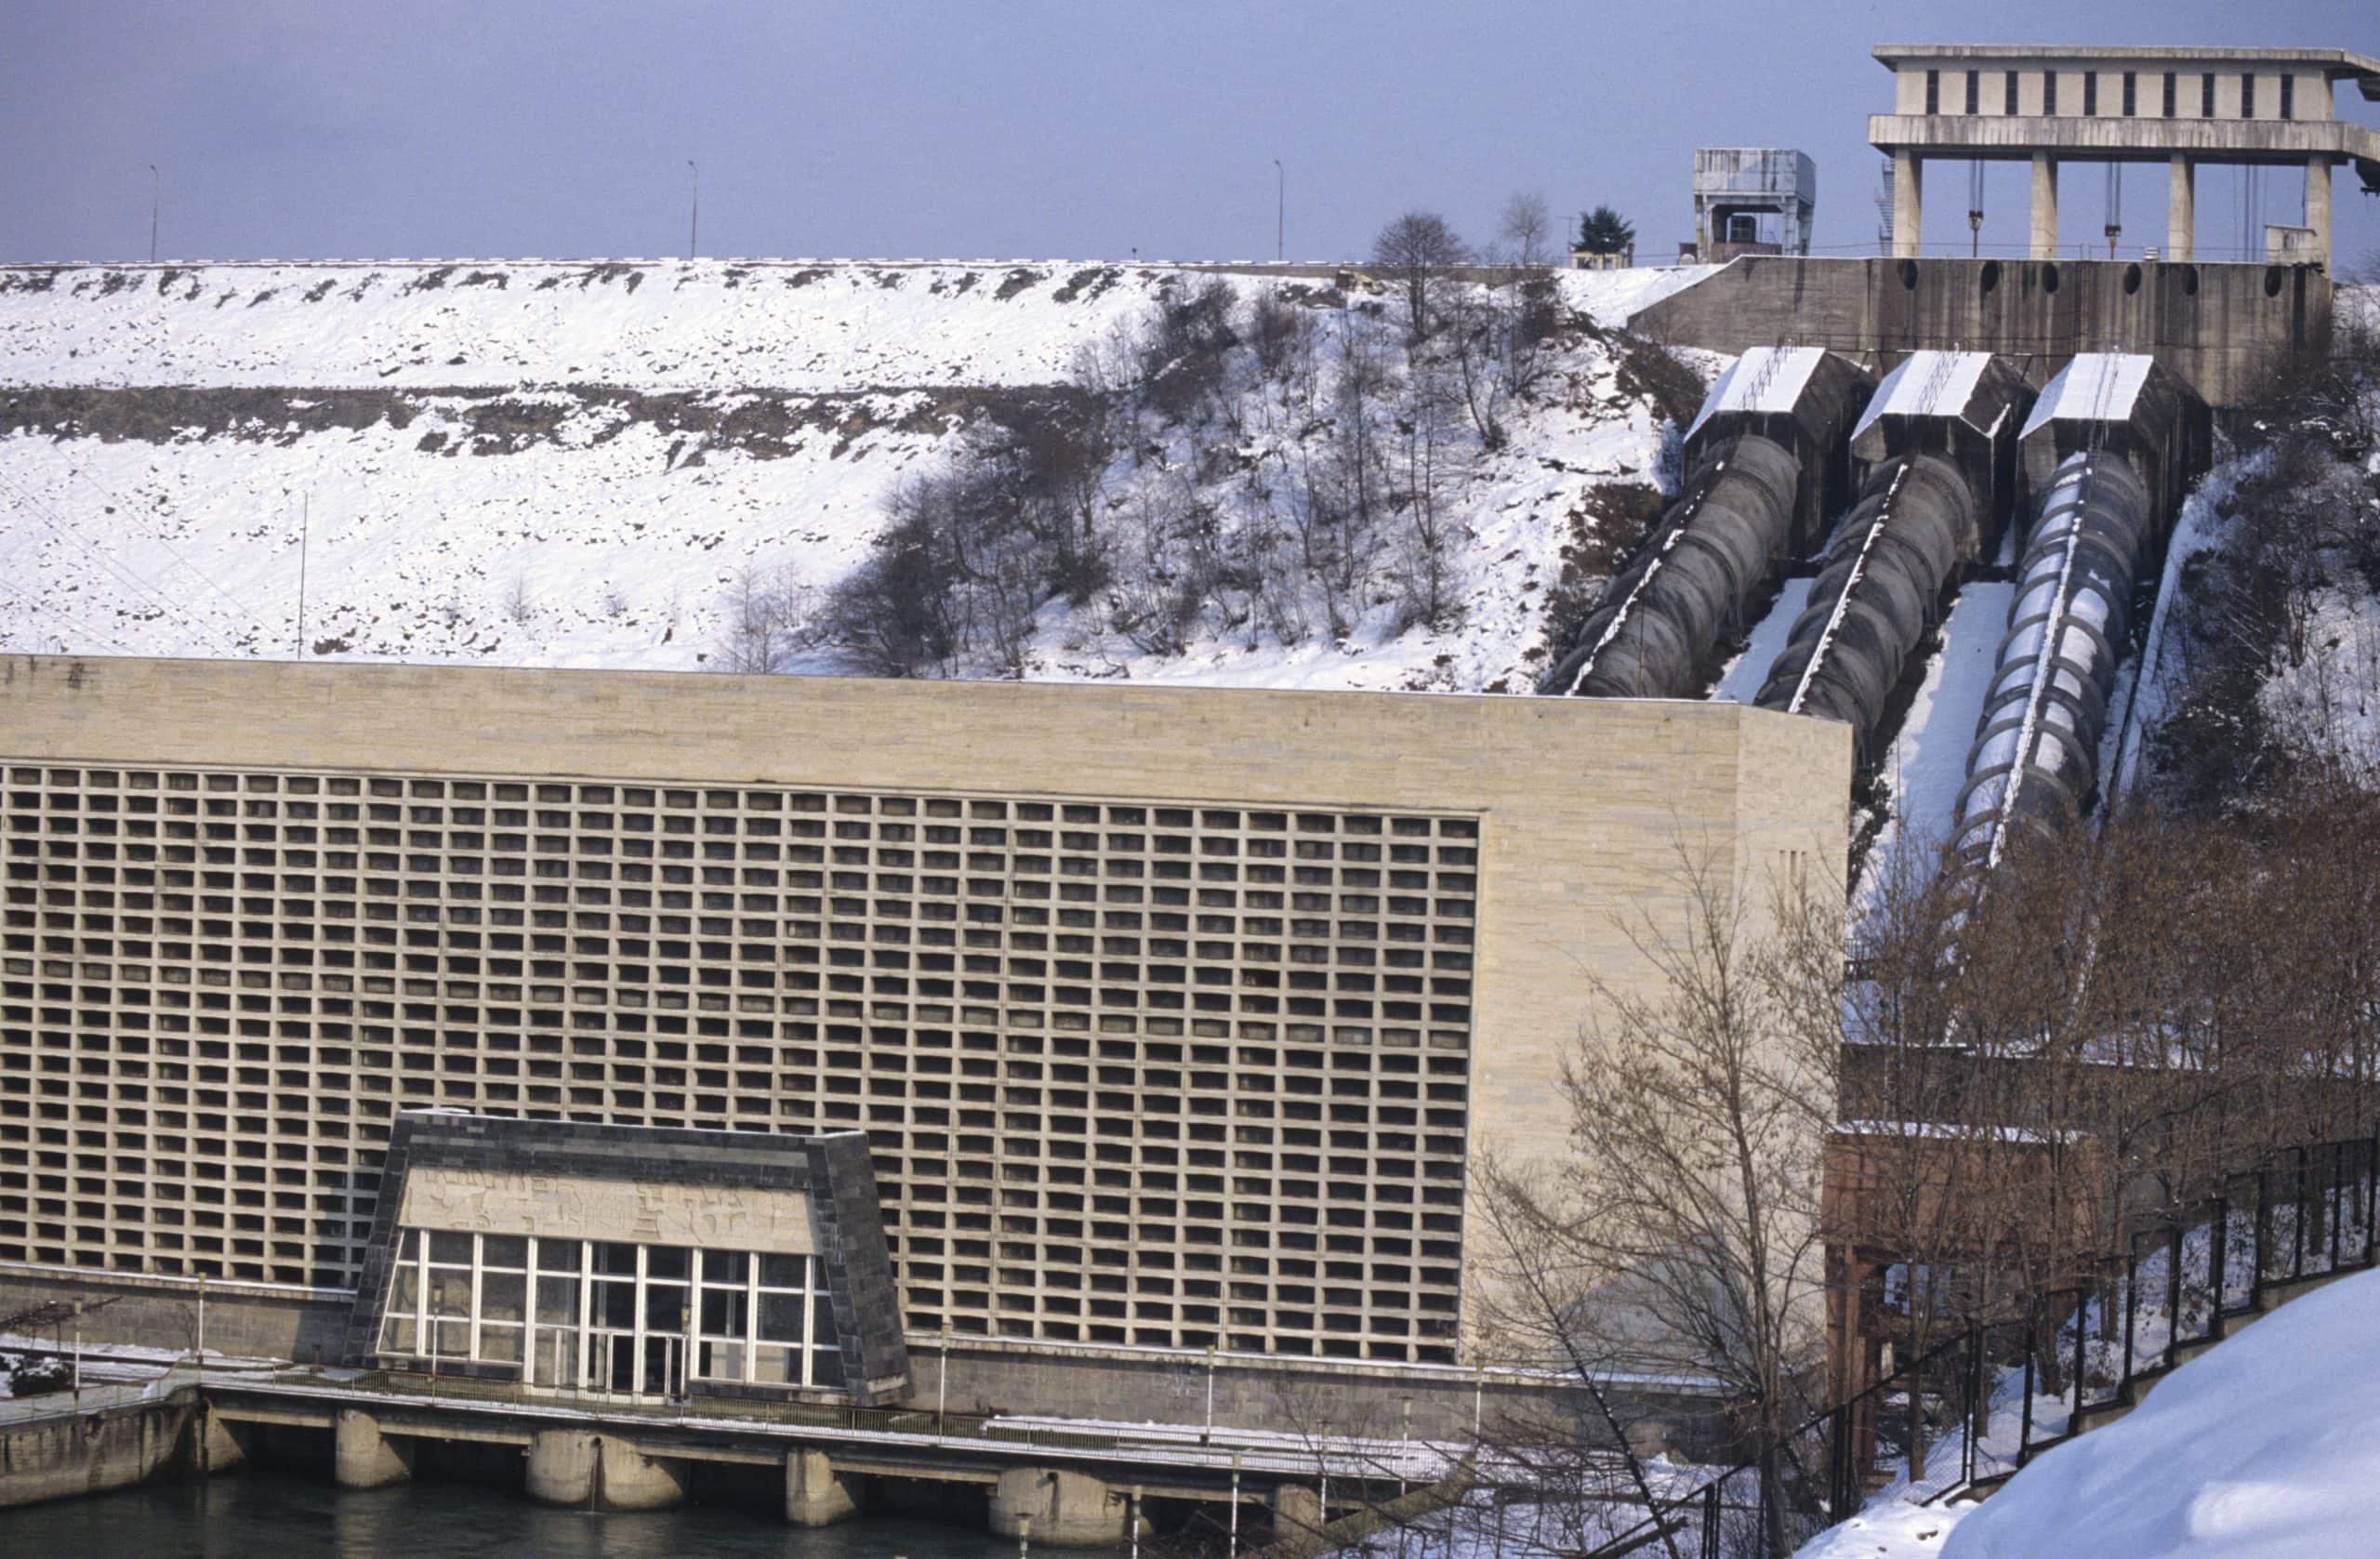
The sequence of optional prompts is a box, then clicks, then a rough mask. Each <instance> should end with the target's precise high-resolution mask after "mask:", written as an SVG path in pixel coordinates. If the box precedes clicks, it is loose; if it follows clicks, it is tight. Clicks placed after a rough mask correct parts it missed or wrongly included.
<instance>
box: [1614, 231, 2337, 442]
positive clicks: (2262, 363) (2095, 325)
mask: <svg viewBox="0 0 2380 1559" xmlns="http://www.w3.org/2000/svg"><path fill="white" fill-rule="evenodd" d="M1628 323H1629V328H1630V329H1632V330H1634V331H1637V332H1639V333H1641V334H1643V335H1646V336H1647V337H1651V338H1652V339H1654V340H1657V341H1662V342H1666V343H1669V344H1671V345H1674V346H1694V347H1708V348H1710V349H1712V350H1717V351H1727V352H1742V351H1746V350H1750V349H1752V348H1753V347H1759V346H1774V345H1776V344H1777V343H1778V342H1780V341H1781V342H1785V343H1787V344H1790V345H1793V346H1805V347H1827V348H1831V349H1832V350H1836V351H1840V352H1845V353H1848V354H1851V355H1854V356H1859V357H1862V358H1864V359H1866V360H1867V363H1868V365H1869V366H1870V367H1871V368H1873V369H1875V370H1876V371H1877V372H1878V373H1883V372H1884V371H1886V370H1889V369H1890V368H1892V367H1893V366H1895V365H1896V364H1897V363H1899V362H1900V361H1901V359H1902V358H1904V357H1906V356H1907V355H1908V354H1909V353H1910V352H1911V351H1915V350H1921V349H1937V350H1953V349H1955V350H1968V351H1989V352H1999V353H2002V354H2004V355H2006V356H2009V357H2013V358H2015V359H2016V360H2017V361H2018V362H2019V363H2020V364H2022V365H2023V366H2024V368H2025V370H2026V377H2027V378H2028V379H2030V381H2031V383H2032V384H2034V385H2035V386H2036V387H2038V386H2040V385H2043V384H2045V383H2047V382H2048V380H2049V377H2050V376H2051V375H2052V374H2055V373H2056V371H2057V370H2058V369H2059V368H2061V367H2064V366H2065V364H2066V362H2067V360H2068V359H2069V358H2070V357H2072V356H2073V355H2074V354H2075V353H2076V352H2078V351H2132V352H2149V353H2153V354H2154V355H2155V356H2156V358H2157V359H2158V361H2159V362H2161V363H2163V364H2164V365H2165V366H2166V368H2167V369H2169V370H2170V371H2172V372H2174V373H2175V374H2178V375H2179V376H2181V377H2183V378H2184V379H2186V380H2188V382H2189V384H2190V386H2191V387H2192V388H2193V389H2195V390H2197V391H2198V392H2199V394H2200V396H2201V397H2202V399H2204V400H2205V401H2206V403H2208V404H2209V405H2213V406H2228V405H2236V404H2238V403H2239V402H2240V400H2241V397H2243V396H2244V395H2246V394H2247V393H2248V392H2250V391H2251V390H2253V389H2254V383H2255V380H2256V377H2257V376H2258V375H2259V374H2260V373H2261V372H2262V371H2263V370H2264V369H2265V367H2266V366H2267V365H2268V364H2269V363H2272V362H2273V361H2274V360H2275V359H2277V358H2279V357H2280V356H2281V355H2282V354H2283V353H2285V352H2288V351H2291V350H2297V349H2301V348H2305V347H2310V346H2319V345H2320V344H2321V343H2322V342H2324V341H2327V340H2328V339H2329V337H2330V324H2331V279H2330V277H2329V276H2328V275H2327V274H2325V273H2324V272H2323V271H2321V269H2319V268H2318V267H2314V266H2265V265H2192V264H2165V263H2160V262H2155V261H2141V262H2135V261H2128V260H2000V259H1884V258H1876V259H1844V258H1817V259H1812V258H1802V257H1797V256H1759V257H1746V258H1740V259H1738V260H1736V261H1735V262H1734V263H1732V264H1730V265H1728V266H1726V268H1724V269H1722V270H1721V271H1718V272H1717V273H1716V274H1714V275H1712V276H1711V277H1709V278H1707V279H1706V280H1703V281H1700V282H1697V283H1695V284H1693V285H1691V286H1688V287H1685V288H1683V289H1681V290H1680V291H1678V292H1675V293H1673V294H1671V295H1670V296H1669V297H1665V298H1663V299H1661V300H1660V301H1659V302H1658V303H1655V304H1652V305H1651V306H1650V307H1648V308H1646V309H1642V310H1638V311H1637V312H1636V313H1635V314H1634V315H1633V316H1632V317H1631V318H1630V320H1629V322H1628Z"/></svg>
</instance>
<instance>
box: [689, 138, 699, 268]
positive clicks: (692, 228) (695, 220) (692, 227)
mask: <svg viewBox="0 0 2380 1559" xmlns="http://www.w3.org/2000/svg"><path fill="white" fill-rule="evenodd" d="M686 166H687V167H689V168H693V169H694V204H693V205H690V206H689V207H687V210H686V258H688V259H692V258H694V235H695V233H696V232H697V231H700V229H701V226H702V219H703V170H702V169H700V168H698V167H694V159H693V158H692V157H689V158H687V159H686Z"/></svg>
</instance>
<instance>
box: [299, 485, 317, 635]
mask: <svg viewBox="0 0 2380 1559" xmlns="http://www.w3.org/2000/svg"><path fill="white" fill-rule="evenodd" d="M313 529H314V495H313V494H312V493H311V492H308V493H305V494H303V495H300V496H299V498H298V659H299V660H304V659H305V658H306V547H307V543H308V542H309V540H310V539H311V536H312V533H313Z"/></svg>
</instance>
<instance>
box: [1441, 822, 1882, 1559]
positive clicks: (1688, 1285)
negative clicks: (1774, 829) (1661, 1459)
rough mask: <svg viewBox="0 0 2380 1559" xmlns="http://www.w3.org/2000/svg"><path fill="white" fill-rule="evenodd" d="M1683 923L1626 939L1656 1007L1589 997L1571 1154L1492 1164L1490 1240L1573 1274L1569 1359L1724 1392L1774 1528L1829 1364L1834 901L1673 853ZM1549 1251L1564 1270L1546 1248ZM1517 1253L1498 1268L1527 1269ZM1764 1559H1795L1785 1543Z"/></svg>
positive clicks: (1622, 998)
mask: <svg viewBox="0 0 2380 1559" xmlns="http://www.w3.org/2000/svg"><path fill="white" fill-rule="evenodd" d="M1676 877H1677V880H1678V883H1679V888H1680V896H1681V899H1682V903H1683V909H1682V911H1681V918H1680V919H1679V920H1676V921H1673V922H1669V923H1662V922H1657V921H1655V920H1654V919H1652V918H1649V917H1648V918H1644V919H1642V920H1639V921H1637V922H1634V923H1632V924H1631V925H1630V926H1629V927H1628V928H1627V930H1628V932H1629V935H1630V939H1631V940H1632V942H1633V944H1634V945H1635V947H1636V949H1637V952H1638V955H1639V956H1640V957H1641V958H1644V959H1645V960H1646V962H1647V963H1648V964H1649V965H1650V966H1651V967H1652V968H1653V969H1655V970H1656V971H1659V980H1658V982H1657V988H1656V989H1654V990H1653V991H1652V992H1651V993H1649V994H1646V993H1643V992H1638V991H1630V990H1619V989H1614V988H1609V987H1607V986H1605V985H1603V984H1601V983H1600V982H1594V983H1593V984H1594V985H1595V993H1594V994H1595V1007H1596V1010H1597V1013H1598V1015H1597V1016H1596V1017H1594V1018H1593V1019H1592V1020H1590V1022H1589V1023H1588V1024H1587V1025H1586V1028H1585V1031H1584V1033H1583V1035H1582V1037H1581V1039H1580V1043H1579V1044H1578V1046H1577V1047H1576V1048H1575V1049H1574V1050H1572V1052H1571V1053H1570V1055H1569V1057H1568V1058H1567V1062H1566V1064H1565V1065H1564V1067H1563V1072H1562V1080H1561V1088H1562V1091H1563V1094H1564V1096H1565V1098H1566V1100H1567V1103H1568V1106H1569V1117H1570V1137H1569V1148H1568V1152H1567V1155H1565V1156H1562V1157H1561V1158H1560V1159H1559V1160H1558V1161H1556V1162H1554V1163H1553V1164H1551V1165H1549V1166H1545V1167H1542V1168H1541V1169H1538V1170H1537V1171H1536V1172H1534V1173H1532V1172H1527V1171H1526V1170H1524V1169H1522V1168H1521V1167H1519V1166H1515V1165H1513V1164H1511V1163H1509V1162H1498V1163H1492V1164H1490V1165H1489V1167H1488V1169H1487V1170H1486V1171H1485V1173H1484V1177H1483V1185H1482V1194H1483V1196H1485V1197H1486V1198H1487V1199H1488V1201H1489V1202H1490V1203H1491V1204H1493V1205H1495V1206H1496V1207H1497V1208H1498V1209H1499V1212H1498V1214H1497V1215H1496V1216H1495V1217H1493V1218H1491V1219H1490V1220H1489V1221H1488V1224H1489V1227H1490V1229H1491V1230H1497V1229H1504V1228H1516V1229H1523V1230H1527V1231H1530V1232H1531V1234H1530V1237H1531V1239H1532V1240H1533V1241H1535V1242H1537V1243H1538V1245H1539V1246H1540V1249H1538V1250H1537V1252H1536V1253H1535V1254H1533V1255H1530V1256H1528V1257H1527V1262H1528V1263H1529V1264H1531V1265H1533V1266H1534V1267H1536V1268H1537V1269H1538V1270H1540V1271H1554V1272H1558V1273H1560V1274H1562V1281H1561V1287H1562V1288H1564V1289H1566V1290H1567V1292H1564V1293H1562V1294H1561V1296H1560V1298H1559V1300H1558V1301H1557V1302H1556V1303H1554V1305H1552V1306H1550V1307H1549V1306H1548V1305H1547V1304H1546V1303H1545V1302H1544V1301H1537V1303H1536V1304H1535V1305H1534V1306H1533V1308H1534V1309H1536V1310H1537V1311H1539V1312H1540V1313H1543V1312H1547V1311H1548V1310H1549V1309H1550V1310H1551V1311H1553V1312H1555V1313H1558V1314H1559V1315H1560V1317H1561V1320H1560V1326H1561V1328H1562V1329H1563V1332H1564V1334H1565V1341H1564V1344H1563V1346H1564V1351H1565V1352H1566V1353H1567V1354H1574V1355H1575V1356H1577V1357H1579V1358H1582V1359H1585V1360H1589V1361H1593V1367H1594V1368H1597V1369H1604V1368H1610V1367H1628V1368H1632V1369H1634V1370H1640V1371H1645V1372H1650V1373H1665V1374H1675V1375H1691V1376H1697V1377H1701V1378H1705V1379H1709V1380H1712V1381H1714V1382H1716V1383H1717V1385H1718V1386H1719V1389H1720V1393H1721V1394H1722V1396H1723V1397H1724V1398H1725V1400H1726V1402H1727V1403H1728V1404H1729V1405H1730V1408H1731V1411H1732V1416H1733V1420H1734V1428H1735V1431H1736V1433H1737V1435H1738V1436H1739V1439H1740V1441H1741V1442H1742V1445H1743V1446H1744V1447H1745V1448H1747V1449H1749V1450H1750V1451H1751V1452H1752V1454H1754V1455H1756V1456H1759V1457H1762V1458H1763V1459H1764V1461H1763V1468H1764V1471H1763V1473H1762V1476H1763V1478H1764V1481H1765V1482H1766V1483H1767V1484H1769V1485H1770V1488H1769V1495H1770V1498H1768V1499H1767V1500H1764V1501H1763V1503H1764V1505H1765V1507H1766V1508H1768V1509H1769V1510H1770V1511H1771V1512H1772V1513H1774V1515H1773V1519H1774V1520H1776V1521H1778V1522H1779V1523H1781V1522H1782V1519H1783V1513H1784V1512H1785V1510H1786V1508H1787V1503H1788V1501H1787V1500H1786V1499H1785V1498H1784V1496H1785V1493H1786V1488H1787V1486H1788V1484H1790V1482H1791V1481H1792V1471H1791V1470H1790V1469H1789V1468H1787V1467H1785V1466H1782V1465H1780V1464H1779V1457H1780V1454H1782V1453H1788V1452H1789V1447H1790V1441H1789V1434H1790V1432H1791V1431H1792V1430H1793V1429H1794V1428H1796V1427H1797V1426H1798V1425H1799V1424H1800V1422H1801V1421H1802V1420H1803V1419H1804V1418H1805V1415H1806V1413H1807V1412H1808V1410H1809V1407H1810V1406H1811V1403H1812V1397H1813V1392H1814V1388H1815V1387H1816V1385H1817V1367H1818V1363H1819V1361H1820V1358H1821V1357H1822V1351H1823V1350H1822V1333H1823V1307H1822V1304H1821V1302H1820V1301H1821V1298H1822V1284H1823V1282H1824V1277H1825V1273H1824V1263H1823V1260H1822V1249H1821V1239H1822V1223H1821V1219H1820V1207H1819V1191H1820V1184H1821V1175H1822V1165H1823V1144H1824V1143H1825V1140H1826V1133H1827V1130H1828V1129H1829V1128H1830V1126H1831V1114H1832V1107H1833V1102H1834V1091H1835V1090H1834V1081H1835V1074H1836V1069H1837V1067H1838V1065H1839V1063H1840V1052H1841V1041H1840V1031H1839V1019H1838V1017H1837V1015H1836V1011H1835V1006H1836V1000H1837V999H1838V998H1837V997H1835V995H1834V994H1833V993H1835V991H1836V990H1837V987H1838V985H1839V980H1840V972H1841V963H1840V957H1839V953H1838V955H1837V958H1835V960H1833V961H1832V963H1831V966H1830V964H1829V963H1828V962H1827V961H1826V960H1823V959H1820V958H1816V957H1814V956H1813V955H1812V952H1811V950H1812V949H1816V948H1818V947H1822V946H1824V945H1826V944H1827V940H1828V938H1829V937H1834V938H1836V939H1837V940H1836V943H1835V945H1836V946H1837V947H1838V948H1839V946H1840V942H1839V936H1840V931H1839V928H1840V925H1841V914H1842V911H1841V907H1840V900H1839V898H1837V897H1836V894H1835V890H1834V888H1833V886H1832V885H1831V883H1828V882H1812V881H1807V880H1801V879H1789V880H1786V881H1782V882H1778V883H1773V884H1765V885H1763V884H1754V883H1749V882H1739V881H1736V880H1734V879H1732V878H1731V876H1730V870H1729V866H1728V864H1727V858H1726V856H1724V855H1722V854H1721V853H1720V852H1703V851H1699V850H1697V849H1695V848H1692V847H1681V849H1680V851H1679V859H1678V865H1677V867H1676ZM1547 1242H1551V1243H1552V1245H1553V1246H1554V1251H1553V1252H1552V1253H1550V1254H1549V1253H1548V1252H1547V1251H1546V1250H1544V1249H1542V1247H1543V1246H1544V1245H1545V1244H1546V1243H1547ZM1514 1244H1515V1242H1513V1241H1510V1240H1507V1241H1506V1243H1505V1248H1504V1249H1503V1250H1501V1251H1500V1252H1499V1254H1500V1256H1501V1258H1502V1259H1503V1261H1504V1262H1505V1263H1506V1264H1511V1263H1512V1262H1513V1261H1514ZM1764 1540H1765V1545H1766V1552H1770V1553H1773V1554H1781V1553H1783V1552H1788V1549H1787V1546H1786V1542H1785V1532H1784V1529H1783V1527H1782V1526H1781V1525H1779V1526H1777V1527H1776V1529H1775V1530H1773V1531H1771V1532H1770V1533H1767V1534H1765V1538H1764Z"/></svg>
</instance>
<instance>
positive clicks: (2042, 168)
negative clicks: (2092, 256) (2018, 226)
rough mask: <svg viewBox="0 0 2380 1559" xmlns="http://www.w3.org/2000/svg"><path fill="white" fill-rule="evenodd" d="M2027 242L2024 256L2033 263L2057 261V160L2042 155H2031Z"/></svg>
mask: <svg viewBox="0 0 2380 1559" xmlns="http://www.w3.org/2000/svg"><path fill="white" fill-rule="evenodd" d="M2027 237H2028V238H2029V239H2030V244H2029V245H2028V248H2027V250H2026V252H2027V253H2028V254H2030V255H2031V256H2032V258H2035V259H2037V260H2048V259H2056V258H2057V159H2056V158H2055V157H2053V156H2051V155H2050V154H2049V153H2048V152H2034V153H2033V199H2032V220H2031V225H2030V231H2029V232H2028V233H2027Z"/></svg>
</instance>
